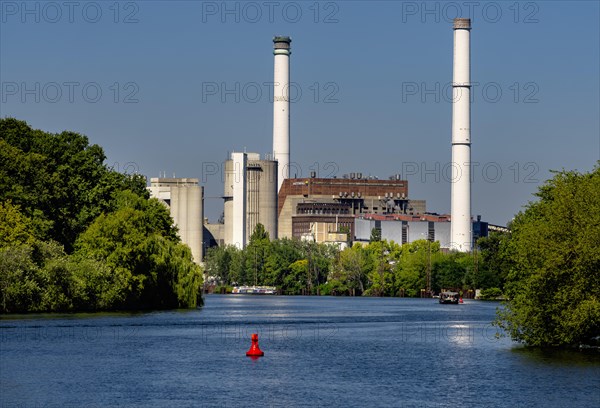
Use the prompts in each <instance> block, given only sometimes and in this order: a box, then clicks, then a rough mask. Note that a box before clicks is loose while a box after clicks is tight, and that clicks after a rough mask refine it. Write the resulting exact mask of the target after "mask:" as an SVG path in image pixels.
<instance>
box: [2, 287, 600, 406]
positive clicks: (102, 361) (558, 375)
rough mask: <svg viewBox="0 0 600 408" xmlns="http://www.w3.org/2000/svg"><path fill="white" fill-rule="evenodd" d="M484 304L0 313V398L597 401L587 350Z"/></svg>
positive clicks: (599, 383)
mask: <svg viewBox="0 0 600 408" xmlns="http://www.w3.org/2000/svg"><path fill="white" fill-rule="evenodd" d="M497 306H498V304H496V303H487V302H476V301H465V303H464V304H463V305H440V304H439V303H437V302H435V301H433V300H429V299H396V298H394V299H390V298H383V299H380V298H327V297H285V296H264V297H253V296H219V295H214V296H208V297H207V298H206V304H205V306H204V307H203V308H202V309H198V310H192V311H166V312H152V313H137V314H131V313H107V314H94V315H90V314H81V315H51V316H50V315H29V316H26V317H23V316H20V317H15V316H11V317H9V318H3V319H2V320H1V321H0V346H1V348H0V407H4V406H19V407H42V406H61V407H62V406H67V407H68V406H73V407H75V406H77V407H79V406H99V407H100V406H135V407H165V406H166V407H168V406H173V407H175V406H176V407H180V406H206V407H213V406H214V407H221V406H236V407H237V406H248V405H253V406H282V407H284V406H285V407H288V406H323V405H333V406H394V407H396V406H409V407H412V406H414V407H443V406H486V407H494V406H498V407H504V406H549V405H551V406H557V407H561V406H590V407H595V406H600V400H599V398H600V396H599V395H598V393H597V392H595V391H596V390H598V389H599V388H600V356H599V353H598V352H597V351H596V350H584V351H555V350H551V351H550V350H532V349H528V348H525V347H522V346H519V345H518V344H515V343H512V342H511V341H510V340H508V339H506V338H501V339H498V338H497V337H496V336H495V334H496V328H495V327H492V326H491V324H490V322H491V321H492V320H493V319H494V316H495V309H496V307H497ZM252 333H258V334H259V340H260V347H261V349H262V350H263V351H264V352H265V357H261V358H260V359H258V360H256V361H252V360H251V359H249V358H247V357H246V356H245V352H246V351H247V350H248V348H249V346H250V335H251V334H252Z"/></svg>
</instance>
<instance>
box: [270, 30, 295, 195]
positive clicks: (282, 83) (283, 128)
mask: <svg viewBox="0 0 600 408" xmlns="http://www.w3.org/2000/svg"><path fill="white" fill-rule="evenodd" d="M291 42H292V40H291V38H290V37H275V38H273V54H275V74H274V79H273V81H274V84H273V156H274V159H275V160H276V161H277V162H278V168H279V172H278V173H279V174H278V175H277V180H278V181H277V191H279V190H280V188H281V184H282V183H283V180H284V179H286V178H289V177H290V54H291V53H292V52H291V50H290V43H291Z"/></svg>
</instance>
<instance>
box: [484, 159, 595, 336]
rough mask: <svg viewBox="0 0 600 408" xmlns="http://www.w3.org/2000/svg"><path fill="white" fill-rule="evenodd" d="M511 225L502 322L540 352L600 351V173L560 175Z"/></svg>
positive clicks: (565, 173)
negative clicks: (599, 344)
mask: <svg viewBox="0 0 600 408" xmlns="http://www.w3.org/2000/svg"><path fill="white" fill-rule="evenodd" d="M536 195H537V197H538V198H539V200H538V201H536V202H531V203H529V204H528V206H527V207H526V209H525V211H523V212H521V213H519V214H517V216H516V217H515V219H514V221H513V223H512V224H511V226H510V227H511V236H510V240H509V241H508V242H507V244H506V245H508V247H507V251H508V254H509V256H510V259H511V261H512V267H511V270H510V272H509V274H508V278H507V284H506V286H505V289H506V294H507V295H508V298H509V302H508V304H507V305H506V308H505V309H504V310H503V311H500V312H499V318H498V320H497V322H496V324H498V325H499V326H500V327H502V328H503V329H505V330H506V331H507V332H508V334H509V335H510V336H511V337H512V338H513V340H516V341H520V342H524V343H526V344H529V345H532V346H572V345H580V344H587V343H593V342H594V341H597V340H598V333H600V298H599V296H598V293H600V273H599V271H600V251H598V247H599V246H600V166H596V168H595V169H594V171H592V172H591V173H587V174H581V173H578V172H574V171H561V172H557V173H556V174H555V176H554V177H553V178H552V179H551V180H549V181H547V182H546V183H545V184H544V185H543V186H542V187H541V188H540V189H539V191H538V193H537V194H536Z"/></svg>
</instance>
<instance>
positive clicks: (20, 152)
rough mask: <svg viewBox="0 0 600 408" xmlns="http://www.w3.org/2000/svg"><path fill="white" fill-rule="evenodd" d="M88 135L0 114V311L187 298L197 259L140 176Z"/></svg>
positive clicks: (192, 298) (195, 297)
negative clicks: (116, 163) (123, 168)
mask: <svg viewBox="0 0 600 408" xmlns="http://www.w3.org/2000/svg"><path fill="white" fill-rule="evenodd" d="M105 160H106V156H105V155H104V151H103V150H102V148H101V147H100V146H98V145H95V144H94V145H90V144H89V141H88V139H87V137H85V136H82V135H80V134H77V133H74V132H68V131H64V132H62V133H59V134H51V133H47V132H43V131H41V130H34V129H32V128H31V127H29V126H28V125H27V123H25V122H23V121H19V120H16V119H12V118H4V119H0V311H1V312H2V313H24V312H76V311H77V312H93V311H107V310H150V309H173V308H193V307H196V306H197V305H198V304H201V302H202V298H201V296H200V292H199V289H200V288H201V286H202V271H201V268H200V267H199V266H198V265H196V264H195V263H193V261H192V255H191V251H190V249H189V248H188V247H187V246H185V245H183V244H182V243H181V241H180V239H179V238H178V236H177V230H176V229H175V228H174V227H173V226H172V225H173V221H172V219H171V217H170V215H169V212H168V210H167V209H166V208H165V206H164V205H162V204H161V203H160V202H159V201H158V200H155V199H150V198H149V194H148V192H147V190H146V179H145V177H143V176H140V175H136V174H134V175H127V174H122V173H119V172H117V171H115V170H113V169H111V168H109V167H108V166H107V165H106V164H104V162H105Z"/></svg>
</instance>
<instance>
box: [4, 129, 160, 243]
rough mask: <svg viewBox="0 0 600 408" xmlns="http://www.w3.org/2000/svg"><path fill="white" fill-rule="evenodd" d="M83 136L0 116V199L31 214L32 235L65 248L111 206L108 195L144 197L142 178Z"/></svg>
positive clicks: (110, 199)
mask: <svg viewBox="0 0 600 408" xmlns="http://www.w3.org/2000/svg"><path fill="white" fill-rule="evenodd" d="M105 160H106V156H105V155H104V151H103V150H102V148H101V147H100V146H98V145H95V144H93V145H90V143H89V140H88V138H87V137H86V136H83V135H80V134H78V133H75V132H69V131H64V132H61V133H58V134H51V133H46V132H43V131H41V130H34V129H32V128H31V127H29V126H28V125H27V123H25V122H23V121H19V120H16V119H13V118H5V119H0V202H4V201H6V200H10V201H12V203H13V204H14V205H17V206H19V207H20V211H21V212H22V213H23V215H25V216H26V217H28V218H30V219H31V220H32V225H33V227H34V232H35V236H36V238H38V239H41V240H49V239H52V240H54V241H57V242H59V243H60V244H62V245H63V246H64V247H65V249H66V250H67V252H68V253H70V252H71V251H72V249H73V244H74V242H75V239H76V238H77V236H78V235H79V234H80V233H81V232H83V231H84V230H85V229H86V228H87V227H88V226H89V225H90V224H91V223H92V222H93V221H94V219H95V218H96V217H97V216H98V215H100V214H102V213H105V212H110V211H112V210H114V209H115V207H114V205H113V204H114V202H113V198H114V196H115V194H116V193H117V192H119V191H123V190H127V189H129V190H132V191H133V192H134V193H136V194H137V195H138V196H140V197H144V198H147V197H148V192H147V190H146V180H145V178H144V177H143V176H140V175H126V174H121V173H118V172H116V171H114V170H112V169H109V168H108V167H107V166H106V165H105V164H104V161H105Z"/></svg>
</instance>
